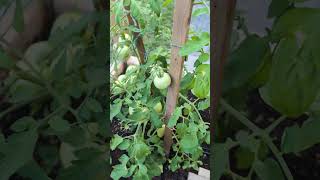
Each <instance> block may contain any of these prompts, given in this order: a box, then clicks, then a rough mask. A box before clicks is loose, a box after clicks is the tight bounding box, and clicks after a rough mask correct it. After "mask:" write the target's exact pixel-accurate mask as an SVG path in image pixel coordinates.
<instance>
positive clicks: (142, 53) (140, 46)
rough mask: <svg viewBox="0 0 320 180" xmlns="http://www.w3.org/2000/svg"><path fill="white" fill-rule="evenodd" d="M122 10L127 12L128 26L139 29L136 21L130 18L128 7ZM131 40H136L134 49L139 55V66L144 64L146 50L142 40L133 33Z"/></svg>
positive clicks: (137, 34)
mask: <svg viewBox="0 0 320 180" xmlns="http://www.w3.org/2000/svg"><path fill="white" fill-rule="evenodd" d="M124 8H125V9H126V10H127V11H128V12H129V13H128V14H127V18H128V21H129V25H131V26H135V27H136V28H138V29H140V25H139V23H138V21H136V20H135V19H134V18H133V17H132V16H131V13H130V7H129V6H125V7H124ZM133 39H136V41H135V43H136V47H137V50H138V54H139V59H140V64H144V58H145V54H146V50H145V48H144V43H143V38H142V36H141V35H140V33H138V32H133Z"/></svg>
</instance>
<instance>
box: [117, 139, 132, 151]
mask: <svg viewBox="0 0 320 180" xmlns="http://www.w3.org/2000/svg"><path fill="white" fill-rule="evenodd" d="M130 143H131V142H130V140H129V139H124V140H123V141H122V142H121V143H120V144H119V145H118V148H119V149H120V150H127V149H128V148H129V147H130V145H131V144H130Z"/></svg>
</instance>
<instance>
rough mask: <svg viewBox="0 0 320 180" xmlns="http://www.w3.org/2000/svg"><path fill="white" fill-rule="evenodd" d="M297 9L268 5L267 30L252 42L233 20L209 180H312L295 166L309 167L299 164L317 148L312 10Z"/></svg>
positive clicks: (296, 4)
mask: <svg viewBox="0 0 320 180" xmlns="http://www.w3.org/2000/svg"><path fill="white" fill-rule="evenodd" d="M301 2H302V1H277V0H273V1H272V2H271V4H270V6H269V13H268V16H269V18H274V19H275V20H274V21H273V26H272V29H267V31H266V32H265V33H262V34H260V35H258V34H254V33H252V32H250V31H249V30H248V27H247V26H246V23H245V22H246V19H245V18H244V16H243V15H242V14H237V15H236V18H235V21H234V23H235V24H236V26H235V27H234V29H233V34H232V37H233V38H232V40H233V41H232V43H231V44H232V46H231V47H232V49H231V52H230V56H229V59H228V60H227V63H226V67H225V72H224V82H223V86H222V89H223V96H222V100H221V109H220V110H219V112H218V117H217V122H216V126H215V129H216V131H215V132H216V134H215V135H216V139H215V140H214V141H215V142H214V145H213V152H214V154H213V155H212V156H211V157H212V159H211V160H212V163H213V164H214V166H213V172H215V173H214V174H213V179H216V180H218V179H222V178H234V179H279V180H280V179H288V180H292V179H303V178H307V179H314V178H315V179H317V178H319V176H318V175H317V174H316V173H314V172H313V171H314V169H313V170H311V169H308V168H305V165H299V164H301V162H303V163H302V164H308V163H310V164H316V163H315V162H312V161H310V160H308V161H307V160H306V161H303V158H304V157H306V156H313V153H312V152H313V151H317V150H316V149H317V146H319V143H320V141H319V140H320V139H319V138H318V137H319V136H318V133H316V132H315V129H319V128H320V126H319V122H320V121H319V114H318V110H317V108H318V101H319V99H318V97H319V90H320V83H319V82H320V81H319V78H318V77H319V73H320V68H319V67H320V66H319V61H318V60H319V58H320V56H319V55H320V54H319V52H318V50H316V49H318V48H317V46H318V45H317V43H316V42H317V41H318V40H319V37H320V36H319V26H315V22H316V21H317V20H316V19H317V18H318V17H319V15H320V9H319V8H307V7H303V6H304V4H301ZM240 34H243V35H244V36H241V35H240ZM239 37H241V38H239ZM302 139H303V140H302ZM231 162H234V163H231ZM297 162H298V163H297ZM315 167H317V166H315ZM315 169H316V171H318V170H319V169H318V168H315ZM300 170H303V171H306V172H307V173H306V174H305V173H300Z"/></svg>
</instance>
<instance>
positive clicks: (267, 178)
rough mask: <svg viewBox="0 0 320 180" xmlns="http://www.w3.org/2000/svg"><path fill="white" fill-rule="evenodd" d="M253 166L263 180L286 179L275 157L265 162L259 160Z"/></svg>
mask: <svg viewBox="0 0 320 180" xmlns="http://www.w3.org/2000/svg"><path fill="white" fill-rule="evenodd" d="M253 168H254V170H255V171H256V173H257V175H258V177H259V178H260V179H261V180H274V179H277V180H284V176H283V173H282V170H281V168H280V166H279V164H278V163H277V162H276V161H275V160H273V159H266V160H265V161H264V162H261V161H257V162H255V163H254V166H253Z"/></svg>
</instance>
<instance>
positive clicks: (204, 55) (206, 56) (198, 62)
mask: <svg viewBox="0 0 320 180" xmlns="http://www.w3.org/2000/svg"><path fill="white" fill-rule="evenodd" d="M209 57H210V55H209V54H208V53H202V54H201V55H200V56H199V57H198V59H197V60H196V62H195V63H194V67H198V66H199V65H201V64H203V63H204V62H206V61H208V60H209Z"/></svg>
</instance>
